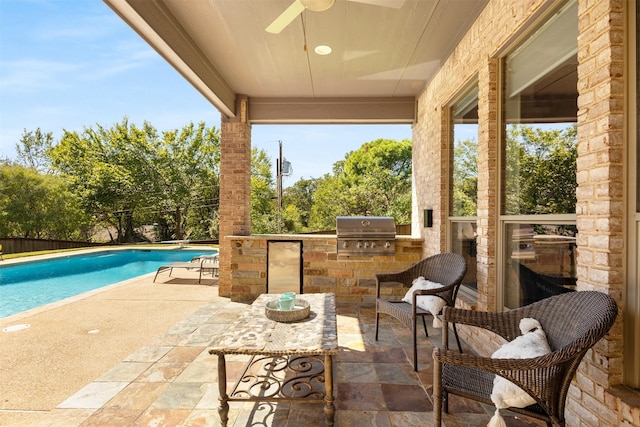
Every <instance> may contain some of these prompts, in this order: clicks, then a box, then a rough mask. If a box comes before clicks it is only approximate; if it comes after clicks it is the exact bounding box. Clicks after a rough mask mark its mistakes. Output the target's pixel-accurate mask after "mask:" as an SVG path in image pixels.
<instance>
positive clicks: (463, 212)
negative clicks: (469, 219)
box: [453, 139, 478, 216]
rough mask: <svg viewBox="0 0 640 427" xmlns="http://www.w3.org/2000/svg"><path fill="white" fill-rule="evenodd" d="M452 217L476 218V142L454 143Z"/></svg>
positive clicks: (468, 140)
mask: <svg viewBox="0 0 640 427" xmlns="http://www.w3.org/2000/svg"><path fill="white" fill-rule="evenodd" d="M453 156H454V157H453V158H454V162H453V215H454V216H476V214H477V206H478V141H477V140H470V139H467V140H463V141H456V144H455V147H454V149H453Z"/></svg>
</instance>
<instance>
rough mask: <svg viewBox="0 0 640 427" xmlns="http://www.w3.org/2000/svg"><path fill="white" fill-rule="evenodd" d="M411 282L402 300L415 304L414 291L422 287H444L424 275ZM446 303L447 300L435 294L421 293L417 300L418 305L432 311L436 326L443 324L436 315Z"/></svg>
mask: <svg viewBox="0 0 640 427" xmlns="http://www.w3.org/2000/svg"><path fill="white" fill-rule="evenodd" d="M411 283H412V285H411V288H409V290H408V291H407V293H406V294H405V296H404V298H402V301H404V302H407V303H409V304H413V293H414V292H415V291H417V290H421V289H437V288H442V287H443V286H442V285H441V284H440V283H435V282H431V281H429V280H427V279H425V278H424V277H422V276H420V277H418V278H416V279H414V280H413V282H411ZM446 304H447V302H446V301H445V300H443V299H442V298H440V297H437V296H434V295H419V296H418V299H417V300H416V305H417V306H418V307H420V308H421V309H423V310H425V311H428V312H429V313H431V315H432V316H433V326H434V327H436V328H437V327H440V326H442V324H441V323H440V321H439V320H438V319H437V317H436V315H437V314H438V313H440V310H442V307H444V306H445V305H446Z"/></svg>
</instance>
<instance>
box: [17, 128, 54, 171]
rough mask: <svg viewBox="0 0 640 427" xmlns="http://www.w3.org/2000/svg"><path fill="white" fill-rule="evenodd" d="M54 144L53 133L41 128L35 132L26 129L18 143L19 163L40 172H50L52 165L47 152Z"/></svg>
mask: <svg viewBox="0 0 640 427" xmlns="http://www.w3.org/2000/svg"><path fill="white" fill-rule="evenodd" d="M52 145H53V133H51V132H48V133H43V132H42V131H41V130H40V128H38V129H36V130H35V132H31V131H29V132H27V130H26V129H25V130H24V132H23V133H22V137H21V138H20V143H19V144H16V153H17V155H18V156H17V162H16V163H17V164H19V165H22V166H25V167H28V168H32V169H34V170H36V171H38V172H42V173H46V172H49V169H50V167H51V165H50V161H49V156H48V155H47V152H48V151H49V150H50V149H51V147H52Z"/></svg>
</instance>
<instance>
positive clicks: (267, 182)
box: [251, 148, 280, 234]
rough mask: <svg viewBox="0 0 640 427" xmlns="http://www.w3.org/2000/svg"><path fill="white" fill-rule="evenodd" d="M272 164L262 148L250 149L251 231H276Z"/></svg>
mask: <svg viewBox="0 0 640 427" xmlns="http://www.w3.org/2000/svg"><path fill="white" fill-rule="evenodd" d="M272 169H273V165H272V164H271V161H270V160H269V157H268V156H267V153H266V152H265V151H264V150H258V149H257V148H252V149H251V232H252V233H256V234H260V233H263V234H264V233H278V232H280V230H279V227H278V223H279V220H278V215H279V212H278V206H277V203H276V191H275V182H274V180H273V174H272Z"/></svg>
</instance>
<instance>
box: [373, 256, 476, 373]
mask: <svg viewBox="0 0 640 427" xmlns="http://www.w3.org/2000/svg"><path fill="white" fill-rule="evenodd" d="M466 271H467V263H466V261H465V259H464V258H463V257H462V256H461V255H458V254H455V253H444V254H438V255H433V256H431V257H429V258H425V259H423V260H421V261H419V262H417V263H416V264H414V265H412V266H411V267H409V268H408V269H407V270H404V271H401V272H399V273H390V274H376V296H377V299H376V341H377V340H378V326H379V323H380V313H384V314H388V315H390V316H393V317H395V318H396V319H398V320H399V321H400V322H401V323H402V324H404V325H405V326H406V327H407V328H409V329H410V330H411V332H412V333H413V369H414V370H415V371H417V370H418V348H417V328H416V323H417V319H418V317H421V318H422V325H423V326H424V333H425V335H426V336H429V333H428V332H427V324H426V322H425V319H424V318H425V316H430V315H431V313H429V312H428V311H425V310H422V309H421V308H419V307H417V306H416V297H417V296H418V295H437V296H438V297H440V298H442V299H444V300H445V302H446V303H447V305H449V306H451V307H453V306H454V305H455V302H456V295H457V294H458V288H459V287H460V283H462V278H463V277H464V275H465V273H466ZM420 276H423V277H424V278H425V279H427V280H430V281H432V282H436V283H440V284H441V285H443V287H442V288H438V289H429V290H420V291H417V292H415V293H414V294H413V304H408V303H406V302H403V301H397V300H388V299H385V298H387V296H388V295H391V293H392V291H393V289H397V288H398V284H401V285H402V288H403V289H404V292H405V293H406V291H407V290H408V289H409V288H410V287H411V285H412V282H413V280H414V279H415V278H417V277H420ZM383 285H384V286H383ZM387 285H388V286H387ZM385 288H386V289H388V290H386V291H384V292H383V291H382V290H383V289H385ZM405 288H406V289H405ZM381 295H384V296H385V298H381ZM403 295H404V293H403ZM453 326H454V330H453V331H454V333H455V336H456V341H457V343H458V349H459V350H460V352H462V347H461V346H460V340H459V338H458V331H457V330H456V329H455V325H453Z"/></svg>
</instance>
